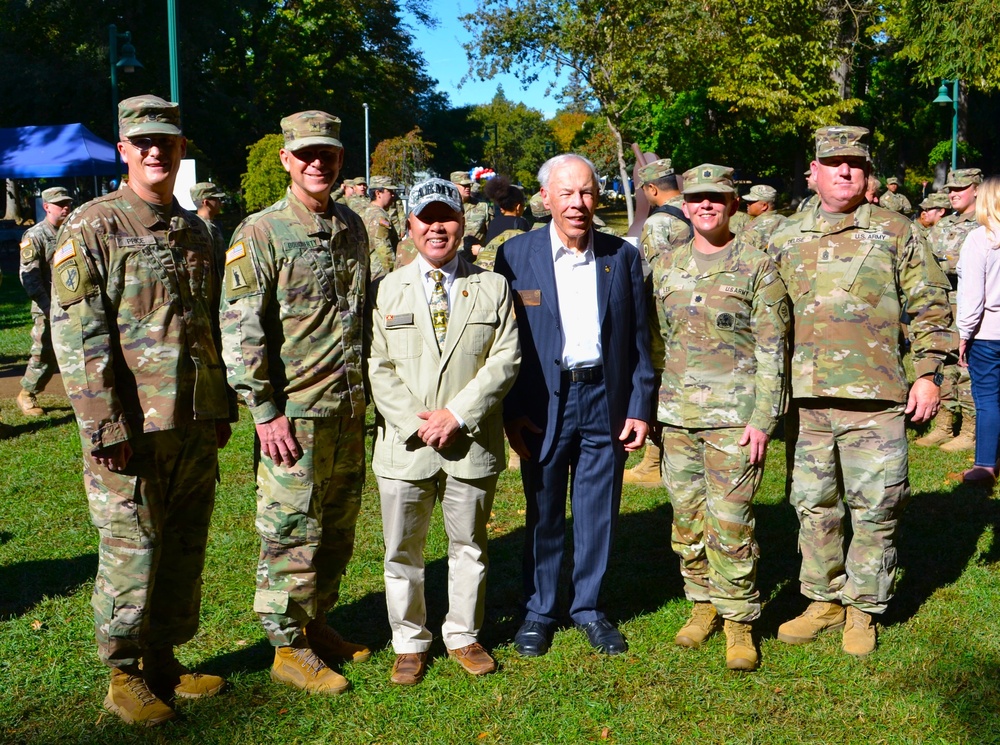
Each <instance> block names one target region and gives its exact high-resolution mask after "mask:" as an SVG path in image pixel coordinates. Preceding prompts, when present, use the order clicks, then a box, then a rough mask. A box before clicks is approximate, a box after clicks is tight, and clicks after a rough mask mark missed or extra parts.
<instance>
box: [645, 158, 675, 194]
mask: <svg viewBox="0 0 1000 745" xmlns="http://www.w3.org/2000/svg"><path fill="white" fill-rule="evenodd" d="M673 175H674V165H673V163H671V162H670V158H660V159H659V160H654V161H653V162H652V163H647V164H646V165H644V166H643V167H642V168H640V169H639V186H640V187H642V186H645V185H646V184H648V183H650V182H652V181H658V180H659V179H661V178H666V177H667V176H673Z"/></svg>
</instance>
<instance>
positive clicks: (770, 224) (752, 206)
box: [743, 184, 788, 251]
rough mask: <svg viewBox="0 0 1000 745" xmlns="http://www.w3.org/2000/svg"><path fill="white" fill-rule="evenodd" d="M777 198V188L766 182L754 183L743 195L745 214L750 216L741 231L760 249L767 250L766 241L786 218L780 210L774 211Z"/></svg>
mask: <svg viewBox="0 0 1000 745" xmlns="http://www.w3.org/2000/svg"><path fill="white" fill-rule="evenodd" d="M777 198H778V190H777V189H775V188H774V187H773V186H768V185H767V184H754V185H753V186H751V187H750V191H749V192H747V194H746V195H745V196H744V197H743V201H744V202H746V203H747V214H748V215H749V216H750V218H751V219H750V222H749V223H747V226H746V227H745V228H743V232H744V233H746V238H747V239H748V240H749V241H751V242H752V243H753V244H754V246H756V247H757V248H759V249H760V250H761V251H766V250H767V243H768V241H770V240H771V236H772V235H773V234H774V231H775V230H777V229H778V228H779V227H781V226H782V225H784V223H785V220H786V219H788V218H786V217H785V216H784V215H782V214H781V213H780V212H775V210H774V202H775V200H776V199H777Z"/></svg>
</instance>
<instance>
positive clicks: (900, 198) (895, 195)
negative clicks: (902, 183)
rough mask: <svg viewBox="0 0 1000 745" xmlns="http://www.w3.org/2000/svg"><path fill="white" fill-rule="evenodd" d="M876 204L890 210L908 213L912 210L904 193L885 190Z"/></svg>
mask: <svg viewBox="0 0 1000 745" xmlns="http://www.w3.org/2000/svg"><path fill="white" fill-rule="evenodd" d="M878 206H879V207H881V208H883V209H887V210H889V211H890V212H899V213H908V212H912V211H913V207H912V206H911V205H910V200H909V199H907V198H906V196H905V195H903V194H900V193H899V192H898V191H897V192H891V191H888V190H886V192H885V194H883V195H882V196H880V197H879V198H878Z"/></svg>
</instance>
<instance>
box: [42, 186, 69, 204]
mask: <svg viewBox="0 0 1000 745" xmlns="http://www.w3.org/2000/svg"><path fill="white" fill-rule="evenodd" d="M42 201H43V202H45V203H46V204H66V203H67V202H72V201H73V195H72V194H70V193H69V189H67V188H65V187H63V186H53V187H52V188H51V189H46V190H45V191H43V192H42Z"/></svg>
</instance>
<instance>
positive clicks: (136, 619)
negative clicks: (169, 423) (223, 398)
mask: <svg viewBox="0 0 1000 745" xmlns="http://www.w3.org/2000/svg"><path fill="white" fill-rule="evenodd" d="M129 444H130V445H131V446H132V451H133V454H132V458H131V459H130V460H129V462H128V465H127V466H126V467H125V470H124V472H123V473H113V472H111V471H109V470H108V469H106V468H103V467H101V466H99V465H97V464H96V463H95V462H94V460H93V458H92V457H91V456H90V455H89V451H90V443H89V442H84V443H83V450H84V456H83V466H84V467H83V478H84V485H85V487H86V489H87V499H88V501H89V503H90V517H91V519H92V520H93V521H94V525H95V526H96V528H97V530H98V532H99V533H100V536H101V541H100V545H99V547H98V567H97V580H96V581H95V582H94V593H93V596H92V598H91V605H93V607H94V622H95V626H96V631H97V648H98V653H99V654H100V657H101V660H102V661H103V662H104V663H105V664H107V665H110V666H112V667H121V666H123V665H132V664H135V663H136V662H138V659H139V658H140V657H141V656H142V654H143V652H144V651H145V650H148V649H160V648H167V647H173V646H176V645H178V644H183V643H184V642H186V641H188V640H189V639H191V637H193V636H194V634H195V631H197V630H198V612H199V609H200V607H201V571H202V567H203V566H204V564H205V545H206V543H207V541H208V525H209V521H210V520H211V517H212V508H213V507H214V506H215V481H216V477H217V475H218V473H219V459H218V446H217V444H216V438H215V422H214V421H207V422H194V423H191V424H187V425H182V426H180V427H178V428H177V429H171V430H165V431H162V432H151V433H148V434H139V435H135V436H133V437H132V439H130V440H129Z"/></svg>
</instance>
